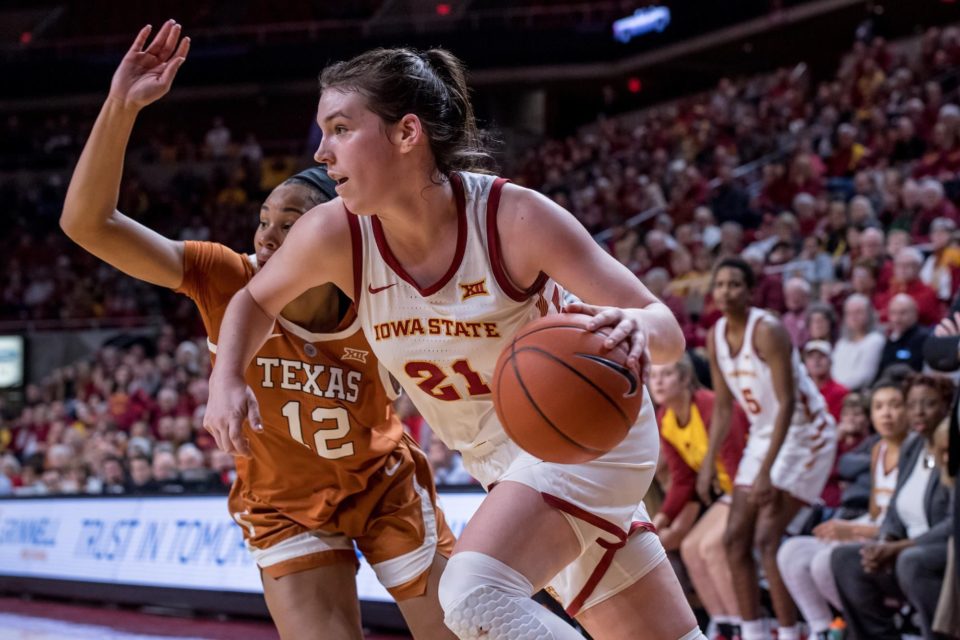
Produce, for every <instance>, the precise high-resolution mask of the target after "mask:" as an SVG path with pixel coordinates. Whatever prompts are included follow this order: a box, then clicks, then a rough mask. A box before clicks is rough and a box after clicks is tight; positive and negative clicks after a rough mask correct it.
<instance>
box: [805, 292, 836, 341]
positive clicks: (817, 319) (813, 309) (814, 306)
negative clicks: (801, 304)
mask: <svg viewBox="0 0 960 640" xmlns="http://www.w3.org/2000/svg"><path fill="white" fill-rule="evenodd" d="M804 327H805V328H806V330H807V340H808V341H810V340H825V341H827V342H829V343H830V344H831V345H832V344H833V343H834V342H835V341H836V339H837V314H836V313H834V311H833V307H831V306H830V305H828V304H825V303H823V302H813V303H811V304H810V305H809V306H807V314H806V318H804Z"/></svg>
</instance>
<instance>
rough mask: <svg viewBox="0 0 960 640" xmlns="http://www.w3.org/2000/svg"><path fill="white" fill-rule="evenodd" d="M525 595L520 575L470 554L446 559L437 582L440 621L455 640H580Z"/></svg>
mask: <svg viewBox="0 0 960 640" xmlns="http://www.w3.org/2000/svg"><path fill="white" fill-rule="evenodd" d="M531 595H533V585H531V584H530V581H529V580H527V579H526V578H525V577H524V576H523V575H522V574H521V573H519V572H517V571H516V570H514V569H512V568H510V567H508V566H507V565H505V564H503V563H502V562H500V561H499V560H496V559H494V558H491V557H490V556H488V555H486V554H483V553H476V552H473V551H466V552H463V553H458V554H456V555H454V556H453V557H452V558H450V560H448V561H447V566H446V568H445V569H444V570H443V575H442V576H441V577H440V592H439V598H440V606H441V607H443V613H444V618H443V621H444V623H446V625H447V627H449V628H450V630H451V631H453V633H455V634H456V635H457V637H458V638H460V640H582V638H583V637H582V636H581V635H580V634H579V633H577V632H576V631H575V630H574V629H573V628H572V627H570V626H569V625H568V624H566V623H565V622H563V621H562V620H560V618H558V617H556V616H555V615H553V614H552V613H550V612H549V611H547V610H546V609H545V608H543V607H542V606H540V605H539V604H537V603H536V602H534V601H533V600H531V599H530V596H531Z"/></svg>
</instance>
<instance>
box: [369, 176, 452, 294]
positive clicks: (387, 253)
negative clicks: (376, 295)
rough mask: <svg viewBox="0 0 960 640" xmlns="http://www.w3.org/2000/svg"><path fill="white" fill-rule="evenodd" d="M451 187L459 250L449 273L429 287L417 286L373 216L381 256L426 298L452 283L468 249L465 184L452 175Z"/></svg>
mask: <svg viewBox="0 0 960 640" xmlns="http://www.w3.org/2000/svg"><path fill="white" fill-rule="evenodd" d="M450 186H451V187H453V196H454V200H456V202H457V250H456V252H455V253H454V254H453V262H452V263H451V264H450V268H449V269H447V272H446V273H445V274H443V276H442V277H441V278H440V279H439V280H437V281H436V282H434V283H433V284H432V285H430V286H428V287H423V288H421V287H420V285H419V284H417V281H416V280H414V279H413V277H412V276H411V275H410V274H408V273H407V271H406V269H404V268H403V265H402V264H400V261H399V260H397V257H396V256H395V255H393V252H392V251H391V250H390V245H389V244H387V238H386V236H385V235H384V234H383V225H381V224H380V219H379V218H377V217H376V216H373V237H374V238H375V239H376V241H377V249H379V250H380V256H381V257H383V261H384V262H386V263H387V265H388V266H389V267H390V268H391V269H392V270H393V272H394V273H396V274H397V275H398V276H400V277H401V278H402V279H403V280H405V281H406V282H408V283H410V285H411V286H412V287H413V288H414V289H416V290H417V292H418V293H419V294H420V295H421V296H423V297H424V298H426V297H427V296H432V295H433V294H435V293H436V292H437V291H440V289H443V287H444V286H446V284H447V283H448V282H450V279H451V278H453V276H454V274H456V273H457V271H458V270H459V269H460V263H461V262H462V261H463V254H464V253H465V252H466V249H467V201H466V196H465V195H464V193H463V182H461V179H460V175H459V174H457V173H451V174H450Z"/></svg>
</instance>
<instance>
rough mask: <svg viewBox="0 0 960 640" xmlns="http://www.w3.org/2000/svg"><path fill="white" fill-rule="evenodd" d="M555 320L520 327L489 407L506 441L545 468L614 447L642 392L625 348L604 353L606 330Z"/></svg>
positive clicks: (503, 357)
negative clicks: (532, 456)
mask: <svg viewBox="0 0 960 640" xmlns="http://www.w3.org/2000/svg"><path fill="white" fill-rule="evenodd" d="M589 321H590V316H586V315H581V314H566V313H562V314H558V315H551V316H547V317H545V318H540V319H539V320H535V321H534V322H531V323H530V324H528V325H526V326H525V327H523V328H522V329H521V330H520V331H519V332H518V333H517V335H516V336H515V337H514V338H513V341H512V342H511V343H510V344H509V345H507V347H506V348H505V349H504V350H503V353H501V354H500V358H499V360H497V368H496V369H495V371H494V373H493V404H494V407H496V410H497V416H498V417H499V418H500V422H501V423H502V424H503V428H504V429H505V430H506V432H507V434H508V435H509V436H510V437H511V438H512V439H513V440H514V442H516V443H517V444H518V445H520V447H522V448H523V449H524V450H525V451H527V452H529V453H530V454H532V455H534V456H536V457H538V458H540V459H542V460H547V461H549V462H561V463H567V464H573V463H579V462H587V461H588V460H593V459H594V458H598V457H600V456H602V455H603V454H604V453H606V452H608V451H610V450H611V449H613V448H614V447H615V446H617V445H618V444H619V443H620V442H621V441H622V440H623V439H624V438H625V437H626V435H627V432H628V431H629V430H630V427H631V426H632V425H633V423H634V422H635V421H636V419H637V414H638V413H639V412H640V405H641V404H642V403H643V387H642V385H641V384H640V381H639V380H637V377H636V375H635V374H634V373H633V371H632V370H630V369H629V368H627V355H628V352H627V348H626V346H625V345H623V344H620V345H617V347H615V348H614V349H612V350H607V349H606V348H604V346H603V341H604V340H605V339H606V336H607V335H609V333H610V331H611V328H610V327H604V328H601V329H600V330H599V331H597V332H594V331H590V330H588V329H587V323H588V322H589Z"/></svg>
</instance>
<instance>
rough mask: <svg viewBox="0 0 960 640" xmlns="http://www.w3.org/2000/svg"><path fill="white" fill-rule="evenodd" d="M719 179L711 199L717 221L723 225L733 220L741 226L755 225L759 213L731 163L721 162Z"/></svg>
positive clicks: (718, 169)
mask: <svg viewBox="0 0 960 640" xmlns="http://www.w3.org/2000/svg"><path fill="white" fill-rule="evenodd" d="M717 180H719V181H720V184H719V185H717V187H716V188H715V189H714V190H713V197H712V198H711V200H710V208H711V209H712V210H713V213H714V214H715V215H716V216H717V222H719V223H720V224H721V225H725V224H727V223H729V222H732V223H734V224H736V225H738V226H739V227H740V228H744V227H749V228H752V227H755V226H756V223H757V215H756V213H754V212H753V210H752V209H751V208H750V196H749V195H747V191H746V190H745V189H744V188H743V187H742V186H740V185H739V184H737V180H736V178H734V177H733V167H731V166H730V164H729V163H726V162H724V163H721V164H720V166H719V167H718V168H717ZM721 228H722V227H721Z"/></svg>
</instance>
